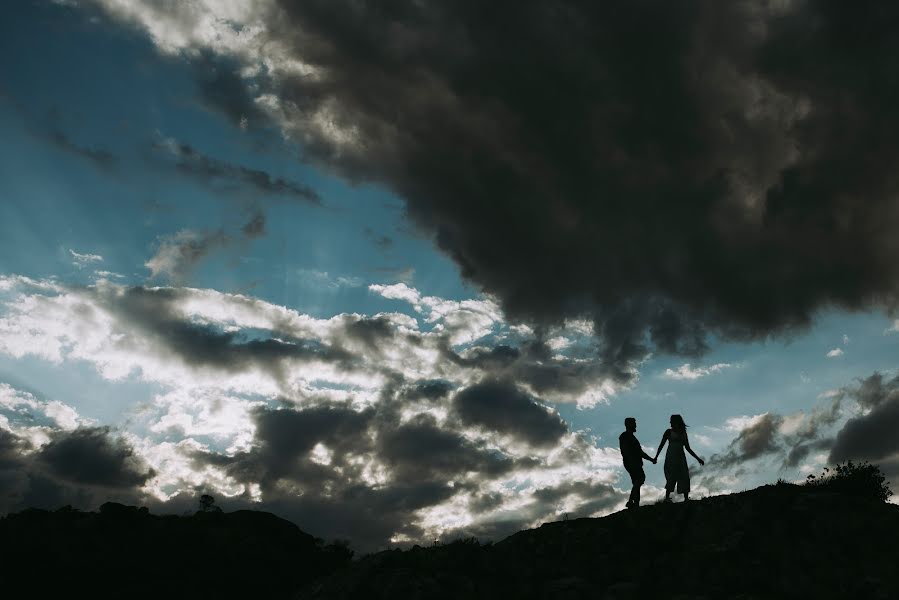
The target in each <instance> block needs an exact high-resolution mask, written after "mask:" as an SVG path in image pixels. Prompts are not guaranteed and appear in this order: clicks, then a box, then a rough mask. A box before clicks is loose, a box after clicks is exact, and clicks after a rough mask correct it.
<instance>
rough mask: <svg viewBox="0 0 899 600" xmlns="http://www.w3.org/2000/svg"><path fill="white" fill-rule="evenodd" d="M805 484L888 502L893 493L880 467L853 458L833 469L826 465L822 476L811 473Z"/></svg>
mask: <svg viewBox="0 0 899 600" xmlns="http://www.w3.org/2000/svg"><path fill="white" fill-rule="evenodd" d="M805 485H807V486H812V487H816V488H819V489H823V490H827V491H832V492H838V493H841V494H848V495H851V496H862V497H865V498H871V499H873V500H879V501H880V502H886V501H887V500H889V499H890V496H892V495H893V492H892V491H891V490H890V488H889V482H888V481H886V477H884V475H883V473H882V472H881V470H880V467H878V466H877V465H872V464H869V463H867V462H863V463H861V464H855V463H853V462H852V461H851V460H850V461H848V462H847V463H846V464H845V465H837V466H836V467H834V470H833V471H831V470H830V469H828V468H827V467H825V468H824V472H823V473H821V475H820V476H815V475H809V476H808V478H806V481H805Z"/></svg>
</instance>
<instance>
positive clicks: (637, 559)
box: [0, 484, 899, 600]
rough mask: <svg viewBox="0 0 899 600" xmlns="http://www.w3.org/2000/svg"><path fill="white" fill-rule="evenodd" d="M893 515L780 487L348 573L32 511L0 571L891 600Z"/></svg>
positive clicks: (320, 561) (302, 537)
mask: <svg viewBox="0 0 899 600" xmlns="http://www.w3.org/2000/svg"><path fill="white" fill-rule="evenodd" d="M897 543H899V507H897V506H894V505H891V504H886V503H884V502H882V501H878V500H876V499H872V498H870V497H860V496H852V495H845V494H842V493H838V492H834V491H832V490H829V489H827V488H825V487H815V486H795V485H790V484H778V485H771V486H765V487H761V488H758V489H755V490H751V491H747V492H742V493H739V494H732V495H728V496H716V497H711V498H706V499H703V500H697V501H691V502H689V503H686V504H658V505H649V506H643V507H641V508H640V509H638V510H635V511H628V512H618V513H615V514H612V515H609V516H607V517H603V518H597V519H576V520H570V521H560V522H556V523H547V524H545V525H543V526H542V527H539V528H537V529H533V530H528V531H521V532H519V533H517V534H515V535H513V536H511V537H509V538H506V539H505V540H503V541H501V542H499V543H497V544H487V545H481V544H479V543H478V542H477V541H475V540H463V541H458V542H454V543H450V544H445V545H439V546H432V547H428V548H421V547H417V546H416V547H414V548H412V549H409V550H405V551H401V550H392V551H386V552H379V553H377V554H372V555H369V556H366V557H364V558H362V559H361V560H358V561H355V562H352V563H351V562H350V560H349V558H350V553H349V552H348V551H347V550H346V548H344V547H342V546H333V545H332V546H325V545H323V544H322V542H321V540H317V539H315V538H313V537H312V536H309V535H307V534H305V533H303V532H302V531H301V530H300V529H299V528H298V527H296V525H294V524H292V523H290V522H288V521H285V520H283V519H280V518H278V517H276V516H274V515H271V514H268V513H263V512H254V511H237V512H233V513H221V512H198V513H197V514H195V515H192V516H183V517H178V516H154V515H151V514H149V513H148V512H147V511H146V509H138V508H134V507H127V506H123V505H120V504H112V503H108V504H105V505H103V507H102V508H101V511H100V512H99V513H89V512H79V511H74V510H71V509H61V510H58V511H55V512H48V511H42V510H33V509H32V510H26V511H23V512H21V513H17V514H13V515H9V516H7V517H5V518H3V519H0V574H2V576H3V578H4V580H6V581H8V582H10V583H11V584H15V585H16V587H17V588H18V589H22V590H23V592H24V593H25V595H22V596H19V597H31V598H63V597H89V598H127V599H133V598H150V597H152V598H156V599H159V598H166V599H167V598H191V599H196V598H216V599H221V598H254V599H255V598H259V599H268V598H295V599H302V600H319V599H385V600H386V599H388V598H389V599H391V600H393V599H407V598H410V599H411V598H421V599H425V598H428V599H440V598H443V599H451V598H452V599H456V598H458V599H468V598H490V599H497V598H500V599H503V598H508V599H512V598H534V599H537V598H540V599H549V598H565V599H575V598H600V599H601V598H608V599H613V598H622V599H623V598H647V597H654V596H659V597H669V598H681V599H685V598H710V599H711V598H743V599H749V598H865V599H866V600H867V599H879V598H883V599H891V598H899V570H897V569H896V565H897V564H899V560H897V559H899V552H897V549H896V545H897Z"/></svg>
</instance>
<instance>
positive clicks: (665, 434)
mask: <svg viewBox="0 0 899 600" xmlns="http://www.w3.org/2000/svg"><path fill="white" fill-rule="evenodd" d="M670 432H671V430H670V429H666V430H665V433H663V434H662V441H661V442H660V443H659V449H658V450H656V455H655V458H653V460H658V458H659V454H661V453H662V448H664V447H665V442H667V441H668V434H669V433H670Z"/></svg>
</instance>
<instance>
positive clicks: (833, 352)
mask: <svg viewBox="0 0 899 600" xmlns="http://www.w3.org/2000/svg"><path fill="white" fill-rule="evenodd" d="M839 356H843V349H842V348H834V349H833V350H831V351H830V352H828V353H827V358H837V357H839Z"/></svg>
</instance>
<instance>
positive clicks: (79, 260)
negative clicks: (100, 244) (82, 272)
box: [69, 248, 103, 269]
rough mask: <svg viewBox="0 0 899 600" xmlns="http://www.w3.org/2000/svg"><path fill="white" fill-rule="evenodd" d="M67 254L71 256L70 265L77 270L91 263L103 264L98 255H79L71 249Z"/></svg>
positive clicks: (101, 258)
mask: <svg viewBox="0 0 899 600" xmlns="http://www.w3.org/2000/svg"><path fill="white" fill-rule="evenodd" d="M69 254H71V255H72V259H73V260H72V264H73V265H75V266H76V267H78V268H79V269H83V268H84V267H86V266H88V265H91V264H93V263H98V262H103V257H102V256H100V255H99V254H80V253H78V252H75V251H74V250H72V249H71V248H70V249H69Z"/></svg>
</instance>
